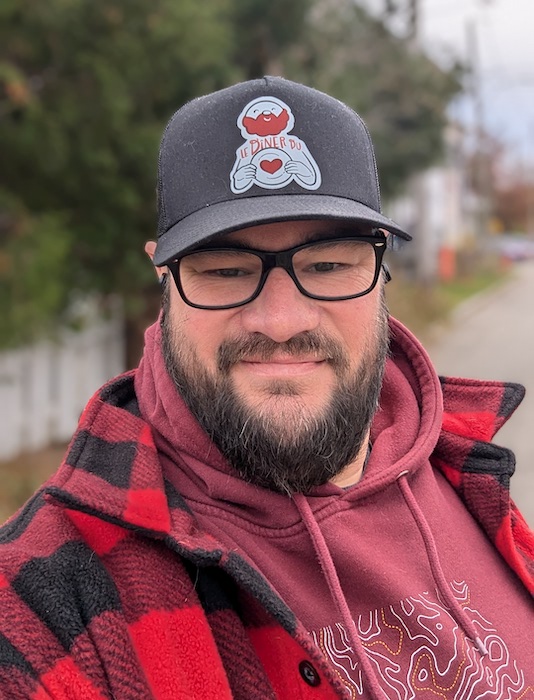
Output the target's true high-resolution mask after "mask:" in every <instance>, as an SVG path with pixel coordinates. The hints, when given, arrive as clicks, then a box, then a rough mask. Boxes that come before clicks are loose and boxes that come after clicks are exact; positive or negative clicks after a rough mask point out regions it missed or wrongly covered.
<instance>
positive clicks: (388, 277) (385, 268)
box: [382, 263, 391, 284]
mask: <svg viewBox="0 0 534 700" xmlns="http://www.w3.org/2000/svg"><path fill="white" fill-rule="evenodd" d="M382 272H383V273H384V284H387V283H388V282H391V272H390V271H389V267H388V265H387V263H382Z"/></svg>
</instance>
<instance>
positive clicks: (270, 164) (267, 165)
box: [260, 158, 282, 175]
mask: <svg viewBox="0 0 534 700" xmlns="http://www.w3.org/2000/svg"><path fill="white" fill-rule="evenodd" d="M281 167H282V161H281V160H280V158H273V159H272V160H262V161H261V163H260V168H261V169H262V170H265V172H266V173H270V174H271V175H272V174H273V173H275V172H276V171H277V170H280V168H281Z"/></svg>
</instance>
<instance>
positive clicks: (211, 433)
mask: <svg viewBox="0 0 534 700" xmlns="http://www.w3.org/2000/svg"><path fill="white" fill-rule="evenodd" d="M158 205H159V227H158V240H157V243H154V242H151V243H148V244H147V246H146V251H147V253H148V255H149V256H150V258H151V259H152V261H153V263H154V264H155V266H156V269H157V272H158V275H159V276H160V280H161V283H162V287H163V304H162V307H163V308H162V314H161V318H160V319H159V321H158V323H156V324H155V325H154V326H153V327H151V328H149V329H148V331H147V334H146V345H145V352H144V356H143V359H142V362H141V364H140V366H139V368H138V369H137V370H136V371H134V372H130V373H127V374H126V375H124V376H122V377H119V378H118V379H116V380H114V381H112V382H110V383H109V384H108V385H106V386H105V387H104V388H103V389H101V390H100V391H99V392H98V393H97V394H96V395H95V397H94V398H93V399H92V400H91V401H90V402H89V404H88V406H87V408H86V410H85V412H84V414H83V415H82V417H81V420H80V425H79V428H78V431H77V433H76V434H75V436H74V438H73V441H72V443H71V445H70V447H69V449H68V452H67V455H66V457H65V461H64V463H63V464H62V466H61V468H60V470H59V471H58V473H57V474H56V475H55V476H54V477H53V478H52V479H51V480H50V481H49V482H48V483H47V484H46V485H45V486H44V487H43V489H41V490H40V491H39V492H38V493H37V494H36V495H35V496H34V498H33V499H32V500H31V501H30V502H29V503H28V504H27V505H26V506H25V507H24V508H23V509H22V510H21V511H20V512H19V513H18V514H17V515H16V516H15V517H14V518H13V519H12V520H11V521H10V522H9V523H8V524H7V525H5V526H4V528H3V530H2V532H1V535H0V562H1V569H0V571H1V573H0V697H1V698H10V699H15V698H34V699H35V700H42V699H44V698H54V699H67V698H69V699H71V698H76V699H78V698H79V699H81V698H83V699H84V700H86V699H90V700H92V699H97V698H98V699H99V700H100V699H104V698H105V699H111V698H114V699H115V700H126V699H130V698H157V699H158V700H170V699H171V698H173V699H174V698H188V699H189V698H193V699H199V700H200V699H202V700H204V699H206V698H217V699H219V698H240V699H243V700H244V699H245V698H246V699H249V698H252V699H254V698H262V699H263V698H288V699H293V698H345V697H346V698H349V697H352V698H358V697H363V698H373V699H374V700H378V699H379V698H395V699H396V698H415V697H417V698H423V697H424V698H436V697H439V698H458V699H460V698H461V699H463V700H465V699H467V698H473V699H474V698H490V697H491V698H495V699H498V698H502V699H504V698H509V699H514V698H526V697H530V696H533V695H534V670H533V669H534V649H533V645H532V641H531V639H532V621H533V618H532V607H531V597H530V595H529V593H532V591H533V584H532V570H533V565H532V554H533V540H532V536H531V533H530V532H529V531H528V528H527V527H526V525H525V522H524V520H523V519H522V518H521V516H520V514H519V513H518V512H517V510H516V508H515V506H514V505H513V503H511V502H510V499H509V496H508V491H507V486H508V480H509V476H510V475H511V473H512V472H513V468H514V467H513V464H514V461H513V456H512V455H511V453H510V452H509V451H508V450H505V449H503V448H500V447H497V446H495V445H493V444H492V443H490V442H489V440H491V438H492V436H493V434H494V433H495V432H496V431H497V430H498V429H499V428H500V427H501V426H502V424H503V423H504V422H505V420H506V419H507V418H508V417H509V416H510V414H511V413H512V412H513V411H514V409H515V408H516V407H517V405H518V404H519V402H520V400H521V398H522V394H523V392H522V389H521V387H519V386H517V385H513V384H500V383H496V382H493V383H488V382H479V381H474V380H461V379H452V380H450V379H445V380H441V382H440V380H438V378H437V376H436V374H435V371H434V369H433V368H432V366H431V363H430V361H429V359H428V357H427V355H426V354H425V352H424V350H423V349H422V348H421V346H420V345H419V343H418V342H417V341H416V340H415V338H414V337H413V336H412V335H411V334H410V333H409V332H408V331H407V330H406V329H405V328H403V327H402V326H401V324H399V323H398V322H397V321H395V320H394V319H390V318H388V314H387V310H386V307H385V303H384V295H383V292H384V284H385V282H386V281H387V278H388V273H387V270H386V269H385V268H384V267H383V263H382V261H383V254H384V250H385V248H386V245H387V242H388V240H390V239H391V238H392V237H393V236H399V237H401V238H405V239H409V235H408V234H407V233H406V232H405V231H403V230H402V229H401V228H400V227H399V226H397V225H396V224H395V223H394V222H393V221H391V220H390V219H388V218H387V217H385V216H384V215H383V214H381V213H380V201H379V190H378V181H377V175H376V167H375V160H374V154H373V149H372V144H371V141H370V138H369V135H368V132H367V130H366V128H365V126H364V124H363V123H362V121H361V120H360V119H359V117H358V116H357V115H356V114H355V113H354V112H352V110H350V109H349V108H348V107H346V106H345V105H343V104H341V103H340V102H338V101H337V100H334V99H332V98H331V97H328V96H327V95H324V94H322V93H319V92H317V91H315V90H312V89H309V88H307V87H304V86H302V85H298V84H295V83H292V82H289V81H286V80H282V79H280V78H264V79H262V80H255V81H251V82H246V83H242V84H239V85H236V86H233V87H231V88H228V89H226V90H222V91H220V92H217V93H215V94H212V95H208V96H205V97H202V98H199V99H197V100H194V101H193V102H191V103H189V104H188V105H186V106H185V107H183V108H182V109H181V110H179V111H178V112H177V113H176V114H175V115H174V117H173V118H172V119H171V121H170V123H169V125H168V127H167V130H166V131H165V134H164V137H163V140H162V144H161V150H160V160H159V178H158Z"/></svg>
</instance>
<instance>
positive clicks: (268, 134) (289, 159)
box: [230, 97, 321, 194]
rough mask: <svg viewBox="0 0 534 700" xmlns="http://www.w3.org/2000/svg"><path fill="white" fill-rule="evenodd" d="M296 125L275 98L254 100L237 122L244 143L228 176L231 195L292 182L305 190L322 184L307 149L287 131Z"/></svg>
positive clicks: (286, 108)
mask: <svg viewBox="0 0 534 700" xmlns="http://www.w3.org/2000/svg"><path fill="white" fill-rule="evenodd" d="M294 125H295V118H294V116H293V113H292V112H291V109H290V108H289V107H288V106H287V105H286V103H285V102H282V100H279V99H277V98H276V97H257V98H256V99H254V100H252V101H251V102H249V103H248V104H247V105H246V107H245V108H244V109H243V111H242V112H241V114H240V115H239V117H238V119H237V126H238V127H239V128H240V129H241V134H242V136H243V138H244V139H245V143H243V145H241V146H240V147H239V148H238V149H237V151H236V159H235V163H234V167H233V168H232V172H231V173H230V188H231V190H232V192H233V193H234V194H241V193H242V192H246V191H247V190H248V189H250V188H251V187H252V185H258V187H264V188H265V189H269V190H274V189H279V188H281V187H285V186H286V185H288V184H289V183H290V182H292V181H295V182H297V183H298V184H299V185H300V186H301V187H304V188H305V189H307V190H316V189H317V188H318V187H319V186H320V184H321V172H320V170H319V167H318V166H317V163H316V162H315V160H314V158H313V156H312V155H311V153H310V152H309V150H308V147H307V146H306V144H305V143H304V141H302V140H301V139H299V138H298V137H297V136H290V135H289V132H290V131H291V130H292V129H293V127H294Z"/></svg>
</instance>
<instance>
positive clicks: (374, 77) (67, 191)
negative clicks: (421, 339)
mask: <svg viewBox="0 0 534 700" xmlns="http://www.w3.org/2000/svg"><path fill="white" fill-rule="evenodd" d="M269 72H274V73H279V74H283V75H285V76H286V77H288V78H293V79H295V80H301V81H303V82H306V83H308V84H310V85H313V86H315V87H317V88H319V89H323V90H325V91H326V92H330V93H331V94H333V95H335V96H337V97H339V98H340V99H342V100H344V101H345V102H347V103H348V104H350V105H352V106H354V107H355V108H356V109H357V110H358V111H359V112H360V113H361V114H362V116H363V117H364V118H365V119H366V120H367V121H368V123H369V125H370V127H371V131H372V135H373V138H374V140H375V143H376V146H377V154H378V160H379V166H380V170H381V180H382V184H383V187H384V190H385V192H386V194H388V193H391V192H393V191H394V190H395V188H396V187H397V186H398V185H399V183H400V182H402V181H403V180H404V179H405V178H406V177H407V176H408V175H409V174H410V173H412V172H414V171H415V170H417V169H418V168H421V167H423V166H425V165H427V164H428V163H429V162H431V160H432V159H433V158H435V157H436V155H437V154H438V153H439V145H440V140H441V129H442V125H443V123H444V109H445V105H446V103H447V101H448V99H449V98H450V96H451V95H452V94H453V93H454V91H455V90H456V89H457V88H458V86H457V83H456V82H455V81H454V77H453V76H451V75H450V74H448V73H444V72H442V71H440V70H439V69H437V68H436V66H434V64H432V63H431V62H430V61H429V60H428V59H426V58H425V57H424V56H420V55H413V54H411V53H410V52H409V50H408V47H407V44H406V43H405V42H403V41H402V40H401V39H398V38H395V37H393V36H392V35H391V34H390V33H389V32H388V31H387V30H386V29H385V28H384V26H383V24H381V22H380V21H378V20H373V19H371V18H370V17H369V16H368V15H367V14H366V13H365V12H364V11H363V10H362V9H360V8H358V7H357V6H356V5H355V4H354V3H353V2H351V0H320V1H319V0H292V1H291V2H287V0H269V2H266V1H265V0H202V1H201V2H199V1H198V0H180V1H179V2H176V0H151V1H150V2H146V1H145V0H106V2H105V3H104V2H96V1H95V0H47V2H46V3H42V2H38V1H37V0H3V2H2V3H0V154H1V155H0V158H1V165H2V167H1V169H0V345H3V346H5V345H8V344H12V345H15V344H19V343H21V342H25V341H28V340H30V339H31V338H32V337H34V336H36V335H37V334H41V333H42V332H44V331H45V330H46V328H47V327H49V326H50V325H51V324H52V323H53V322H54V321H55V320H56V319H58V318H60V317H61V316H62V314H63V312H64V311H65V309H67V308H69V305H70V304H71V302H72V300H73V298H75V296H76V295H77V294H81V295H83V294H87V293H90V294H92V295H95V294H97V295H99V296H100V298H101V299H102V300H103V303H105V301H106V299H107V298H108V297H109V295H111V294H115V293H118V294H120V296H121V297H122V298H123V299H124V300H125V304H126V313H127V321H128V324H127V325H128V329H129V331H130V338H137V341H139V337H140V331H141V329H142V328H144V326H145V325H146V320H147V317H148V318H152V317H153V314H154V309H155V305H156V304H157V300H158V290H157V285H156V284H155V281H154V280H155V276H154V275H153V273H152V272H151V270H150V267H149V265H148V264H147V262H146V260H145V259H144V256H143V254H142V246H143V243H144V241H145V240H148V239H150V238H153V237H154V235H155V220H156V217H155V192H154V184H155V179H156V160H157V150H158V144H159V140H160V137H161V132H162V130H163V127H164V125H165V123H166V121H167V120H168V119H169V117H170V116H171V114H172V112H173V111H174V110H175V109H176V108H177V107H178V106H180V105H181V104H183V103H184V102H186V101H187V100H189V99H191V98H193V97H195V96H196V95H198V94H203V93H205V92H209V91H210V90H215V89H218V88H220V87H224V86H225V85H227V84H230V83H232V82H235V81H237V80H240V79H243V78H253V77H259V76H261V75H263V74H265V73H269ZM129 347H130V356H129V364H133V363H134V362H135V361H136V359H137V352H138V348H139V342H136V343H134V344H132V343H130V345H129Z"/></svg>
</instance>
